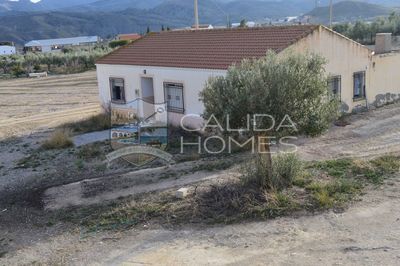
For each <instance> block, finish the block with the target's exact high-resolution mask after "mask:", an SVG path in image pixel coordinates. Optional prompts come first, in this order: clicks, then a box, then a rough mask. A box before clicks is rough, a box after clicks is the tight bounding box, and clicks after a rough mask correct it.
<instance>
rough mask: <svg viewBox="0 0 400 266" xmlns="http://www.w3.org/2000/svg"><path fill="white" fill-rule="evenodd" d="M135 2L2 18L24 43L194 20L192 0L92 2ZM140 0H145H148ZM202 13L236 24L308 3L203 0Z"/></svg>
mask: <svg viewBox="0 0 400 266" xmlns="http://www.w3.org/2000/svg"><path fill="white" fill-rule="evenodd" d="M0 1H1V0H0ZM135 1H137V0H102V1H100V2H96V3H94V4H90V5H86V8H88V9H87V10H86V11H85V9H84V7H83V6H82V7H81V8H73V9H78V10H80V11H81V12H65V11H63V12H60V11H56V12H40V13H38V12H36V13H32V12H19V13H8V14H6V15H3V16H0V32H1V38H2V39H4V40H9V41H14V42H17V43H20V44H22V43H24V42H26V41H29V40H32V39H45V38H58V37H72V36H78V35H100V36H102V37H109V36H111V35H114V34H118V33H128V32H145V31H146V28H147V26H150V28H151V29H152V30H155V31H159V30H160V29H161V25H164V26H169V27H171V28H176V27H185V26H190V25H192V24H193V2H192V0H190V1H188V0H185V1H183V0H167V1H162V3H161V4H159V5H157V6H156V7H154V8H151V9H137V8H130V9H126V10H122V11H121V10H117V11H109V10H108V11H107V12H106V11H93V10H90V6H91V7H93V5H97V4H99V3H100V4H101V5H100V6H102V8H103V7H104V8H105V7H106V6H107V5H108V4H110V5H111V6H112V4H113V3H117V2H119V3H122V2H125V3H128V4H129V3H130V4H134V3H135ZM140 1H142V2H143V0H140ZM151 1H159V0H151ZM151 1H150V2H151ZM150 2H147V4H150ZM154 3H155V2H153V4H154ZM88 6H89V7H88ZM134 6H136V5H134ZM142 7H143V6H142ZM102 8H99V9H100V10H101V9H102ZM105 9H106V10H107V9H108V8H105ZM199 13H200V23H209V24H213V25H226V23H227V16H228V15H229V16H230V20H231V21H232V22H239V21H240V20H241V19H247V20H263V19H264V18H267V17H268V18H279V17H285V16H293V15H296V14H301V13H304V7H303V6H302V5H297V4H294V2H292V1H285V2H265V1H259V0H248V1H241V0H237V1H233V2H230V3H221V2H220V3H216V0H201V1H199Z"/></svg>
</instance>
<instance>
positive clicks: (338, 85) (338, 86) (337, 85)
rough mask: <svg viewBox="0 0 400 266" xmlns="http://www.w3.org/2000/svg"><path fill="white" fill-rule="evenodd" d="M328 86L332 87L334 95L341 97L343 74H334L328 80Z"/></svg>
mask: <svg viewBox="0 0 400 266" xmlns="http://www.w3.org/2000/svg"><path fill="white" fill-rule="evenodd" d="M328 86H329V88H330V89H331V91H332V93H333V95H334V96H336V97H339V98H340V93H341V91H342V78H341V76H333V77H331V78H330V79H329V80H328Z"/></svg>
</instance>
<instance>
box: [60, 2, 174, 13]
mask: <svg viewBox="0 0 400 266" xmlns="http://www.w3.org/2000/svg"><path fill="white" fill-rule="evenodd" d="M165 1H167V0H98V1H95V2H93V3H90V4H83V3H82V4H81V5H79V6H72V7H70V8H68V9H64V10H63V11H70V12H88V11H102V12H110V11H122V10H126V9H130V8H135V9H151V8H154V7H156V6H158V5H160V4H162V3H163V2H165Z"/></svg>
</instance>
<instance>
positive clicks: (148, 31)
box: [146, 26, 151, 34]
mask: <svg viewBox="0 0 400 266" xmlns="http://www.w3.org/2000/svg"><path fill="white" fill-rule="evenodd" d="M150 32H151V30H150V26H147V30H146V34H149V33H150Z"/></svg>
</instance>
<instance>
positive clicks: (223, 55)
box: [97, 25, 318, 69]
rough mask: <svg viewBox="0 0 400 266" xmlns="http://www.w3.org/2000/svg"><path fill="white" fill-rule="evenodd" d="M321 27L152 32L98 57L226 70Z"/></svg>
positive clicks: (116, 62) (105, 60)
mask: <svg viewBox="0 0 400 266" xmlns="http://www.w3.org/2000/svg"><path fill="white" fill-rule="evenodd" d="M317 27H318V26H315V25H298V26H271V27H262V28H244V29H243V28H242V29H213V30H197V31H194V30H182V31H169V32H162V33H153V34H149V35H147V36H146V37H144V38H142V39H140V40H138V41H136V42H134V43H132V44H129V45H127V46H124V47H122V48H120V49H118V50H116V51H114V52H113V53H111V54H109V55H107V56H105V57H103V58H101V59H99V60H98V61H97V64H113V65H138V66H161V67H181V68H201V69H227V68H228V67H229V66H230V65H232V64H233V63H237V62H240V61H241V60H243V59H244V58H259V57H262V56H264V55H265V54H266V52H267V51H268V50H274V51H276V52H280V51H282V50H284V49H285V48H287V47H288V46H290V45H291V44H293V43H295V42H296V41H298V40H300V39H302V38H304V37H305V36H307V35H308V34H310V33H311V32H313V31H314V30H315V29H316V28H317Z"/></svg>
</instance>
